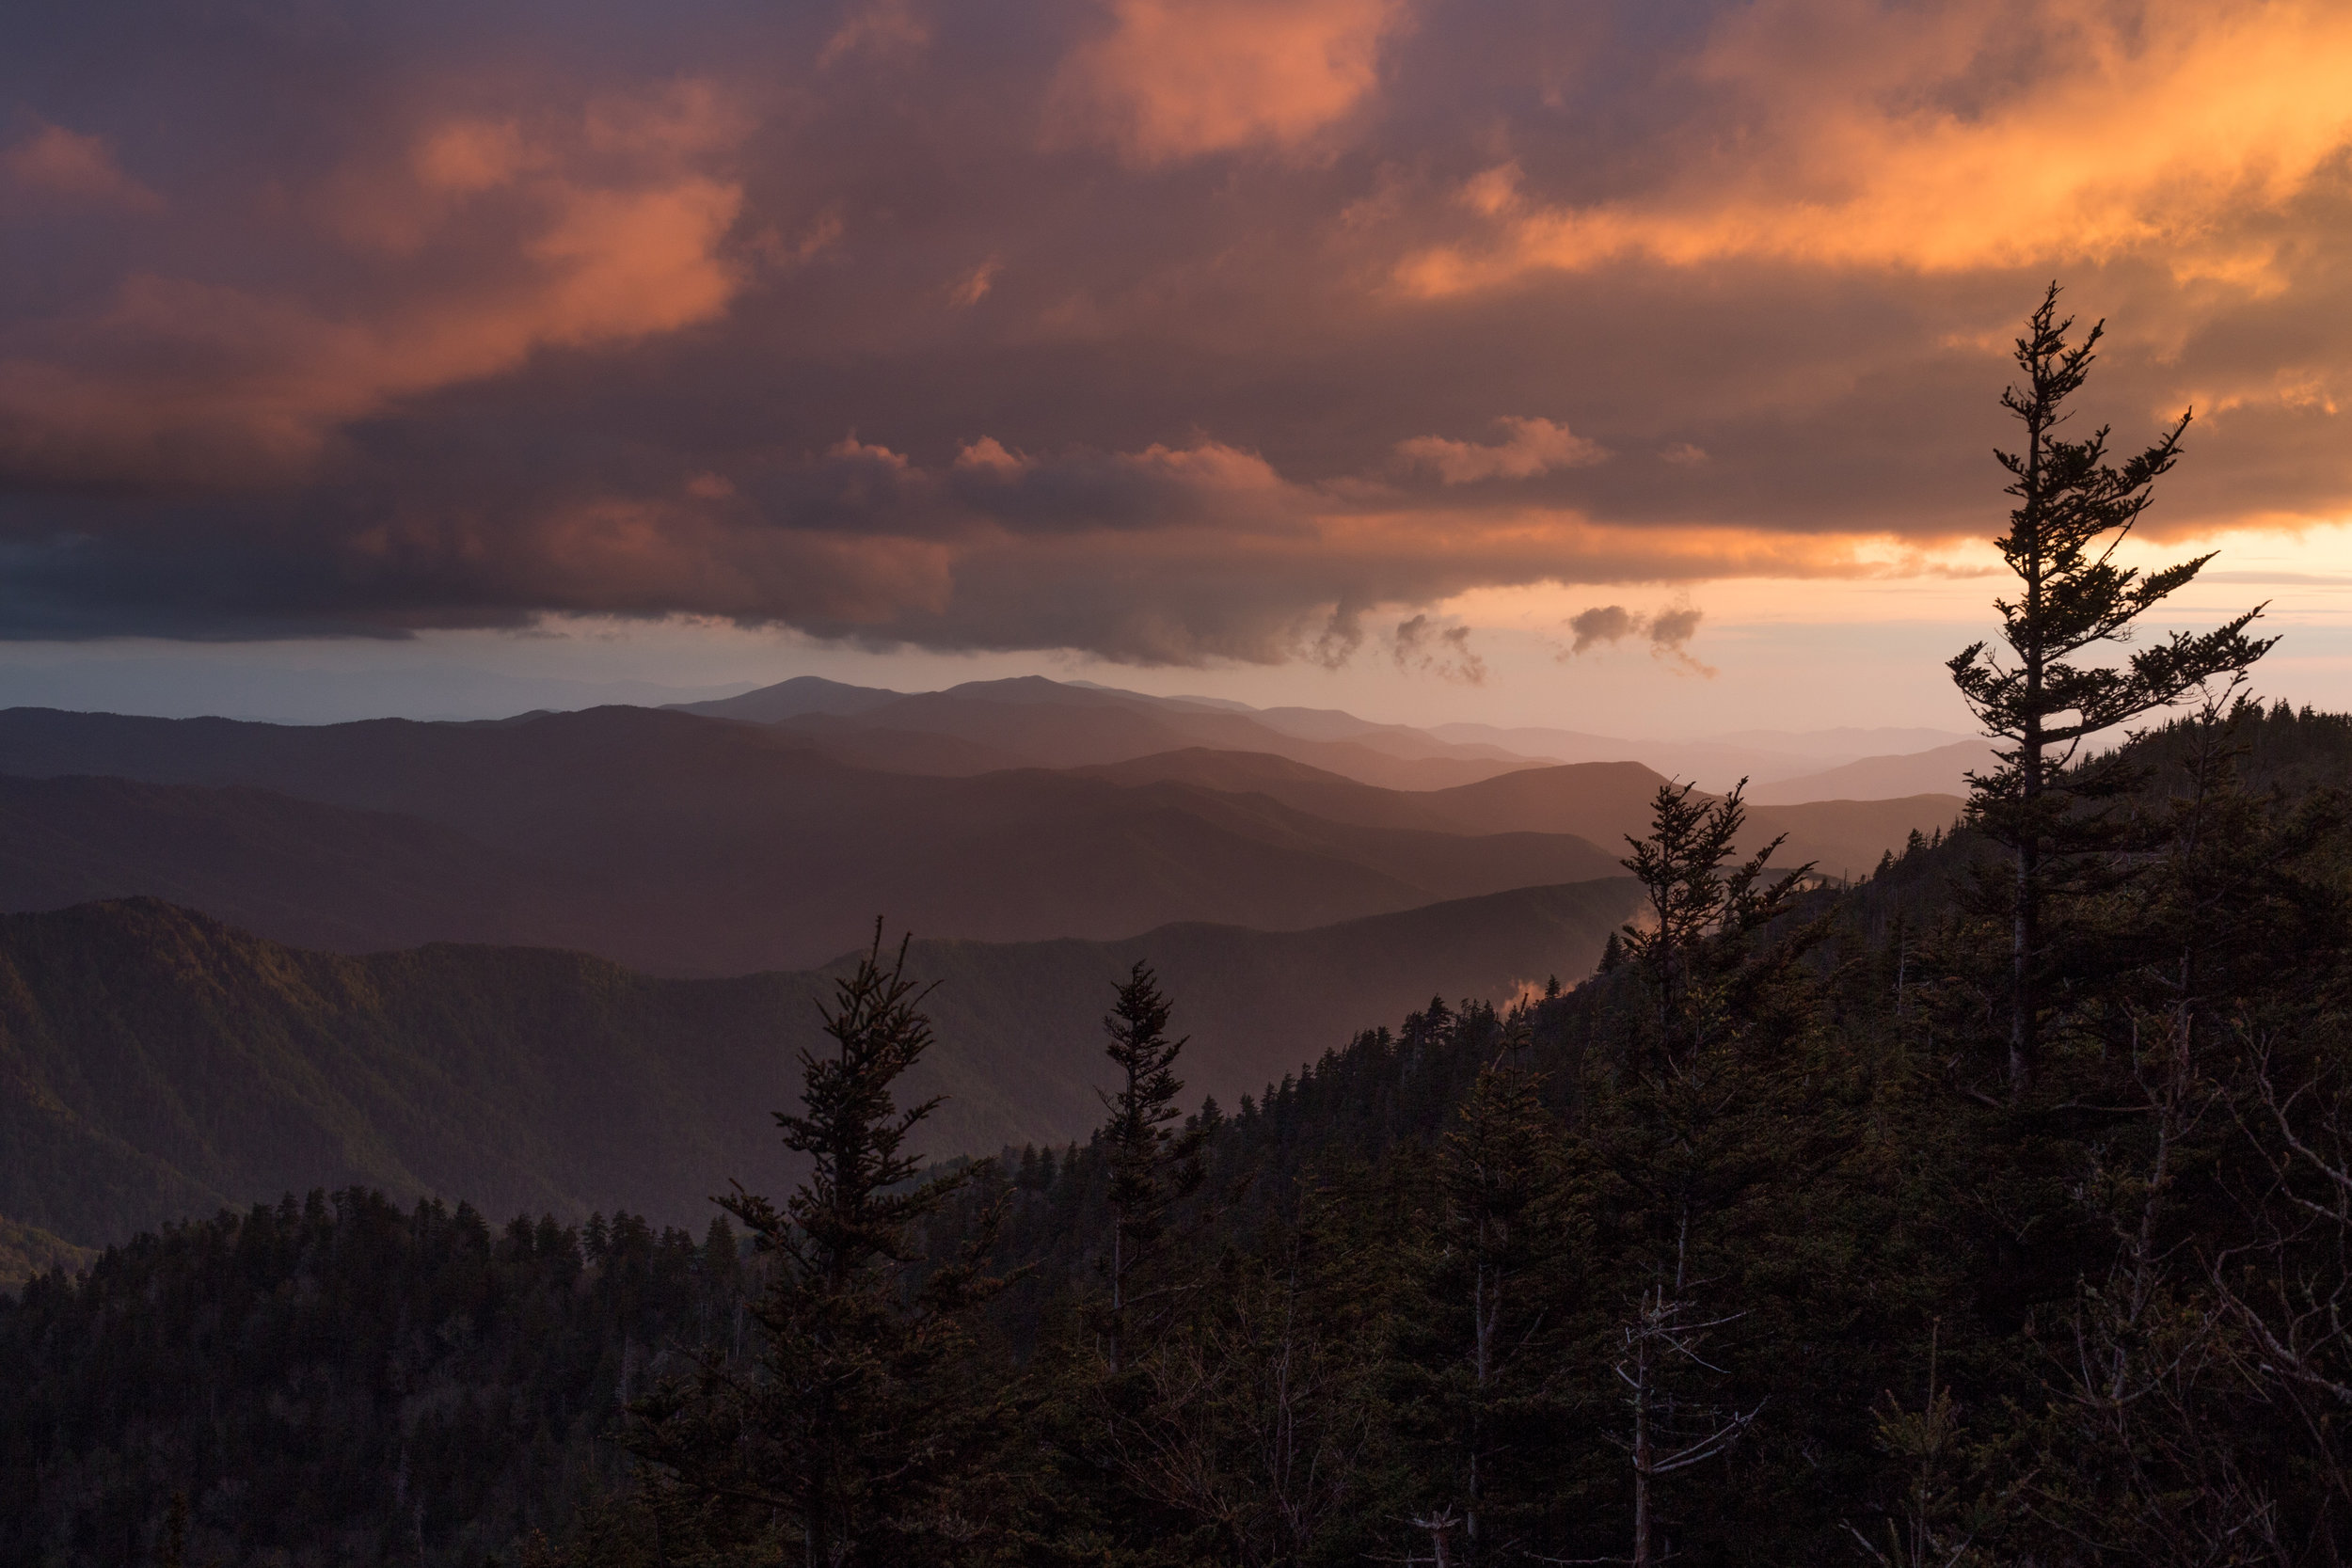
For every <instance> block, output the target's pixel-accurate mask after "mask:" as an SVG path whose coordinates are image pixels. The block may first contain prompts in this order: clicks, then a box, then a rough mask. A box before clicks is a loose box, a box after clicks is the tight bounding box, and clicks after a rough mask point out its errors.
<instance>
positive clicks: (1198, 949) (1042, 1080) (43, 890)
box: [0, 679, 1973, 1271]
mask: <svg viewBox="0 0 2352 1568" xmlns="http://www.w3.org/2000/svg"><path fill="white" fill-rule="evenodd" d="M1568 733H1569V732H1544V734H1545V735H1546V736H1550V737H1552V738H1555V739H1556V738H1557V737H1559V736H1565V735H1568ZM1571 738H1573V737H1571ZM1584 738H1585V739H1587V740H1595V737H1584ZM1754 738H1755V737H1749V738H1748V739H1743V740H1741V741H1740V744H1742V745H1747V744H1750V741H1751V740H1753V739H1754ZM1763 738H1765V739H1770V738H1772V737H1763ZM1937 738H1939V737H1938V736H1936V735H1935V733H1934V732H1922V733H1920V734H1918V735H1899V736H1893V737H1888V736H1836V737H1814V738H1813V739H1811V740H1806V739H1804V737H1794V739H1792V740H1789V742H1788V743H1789V744H1792V745H1802V746H1812V747H1814V748H1815V755H1814V760H1816V761H1819V760H1821V759H1822V758H1824V757H1829V758H1836V757H1843V758H1844V759H1845V760H1843V761H1842V762H1836V763H1834V764H1833V765H1832V766H1831V767H1830V768H1825V769H1817V770H1816V773H1815V775H1813V777H1818V778H1820V779H1822V780H1829V781H1833V782H1835V781H1846V782H1851V783H1852V784H1854V786H1855V788H1854V793H1855V795H1856V796H1857V797H1859V796H1861V795H1862V794H1863V793H1864V791H1865V790H1866V789H1877V788H1881V787H1883V786H1890V785H1892V786H1903V785H1908V784H1916V783H1920V782H1922V781H1925V782H1931V783H1932V782H1935V781H1938V780H1941V779H1942V778H1944V777H1945V775H1946V773H1947V771H1949V770H1951V769H1953V768H1958V767H1961V766H1963V764H1964V760H1965V759H1964V758H1963V756H1962V755H1961V754H1960V753H1961V752H1964V751H1965V750H1966V748H1965V747H1954V746H1945V747H1941V748H1938V747H1934V746H1928V747H1925V748H1923V749H1922V750H1921V751H1920V752H1917V753H1915V754H1913V755H1902V754H1894V755H1890V756H1886V757H1880V758H1875V759H1873V758H1869V757H1867V756H1862V757H1856V756H1855V755H1853V754H1852V752H1853V749H1854V748H1855V747H1856V746H1857V745H1865V746H1867V745H1868V744H1872V743H1874V742H1878V743H1885V744H1890V745H1901V744H1911V743H1914V742H1917V741H1921V740H1927V741H1933V740H1935V739H1937ZM1506 742H1507V744H1506ZM1530 744H1532V742H1531V741H1530V740H1529V739H1528V737H1527V736H1523V735H1521V734H1519V733H1518V732H1493V733H1487V732H1480V733H1477V734H1472V735H1465V734H1462V733H1460V732H1459V731H1458V730H1455V731H1449V732H1448V733H1444V734H1440V733H1436V732H1431V731H1423V730H1414V729H1409V728H1407V727H1406V726H1401V725H1384V724H1375V723H1372V722H1369V721H1363V720H1359V719H1357V718H1355V717H1353V716H1352V715H1347V714H1343V713H1335V712H1330V711H1327V710H1317V709H1306V708H1296V709H1267V710H1260V709H1250V708H1245V707H1243V706H1241V705H1235V704H1227V703H1220V702H1216V701H1213V700H1209V699H1168V698H1152V697H1143V696H1139V695H1137V694H1135V693H1131V692H1118V691H1111V690H1107V689H1100V688H1092V687H1087V686H1081V685H1073V684H1062V683H1056V682H1051V681H1043V680H1017V681H998V682H983V683H975V684H973V685H969V686H965V687H959V688H955V689H950V690H947V691H944V692H927V693H914V694H905V693H898V692H889V691H881V690H877V689H865V688H857V687H850V686H844V685H840V684H838V683H834V682H826V681H814V680H806V679H803V680H796V681H789V682H786V683H783V684H782V685H781V686H778V687H773V688H769V689H763V690H759V691H754V692H750V693H746V694H744V695H742V696H739V697H732V698H727V699H723V700H721V701H717V702H710V703H697V704H692V705H686V706H684V707H671V708H649V707H634V706H609V707H601V708H592V709H587V710H581V711H573V712H562V713H529V714H522V715H517V716H515V717H513V718H509V719H503V720H496V721H463V722H424V721H407V720H377V721H362V722H357V723H342V724H326V725H291V724H269V723H259V722H248V721H230V720H225V719H191V720H166V719H152V718H140V717H132V716H124V715H113V714H95V713H68V712H60V711H56V710H47V709H30V708H18V709H10V710H8V711H6V712H0V911H17V912H14V913H8V914H4V915H0V1150H5V1151H6V1152H5V1157H0V1271H6V1270H8V1269H12V1268H15V1267H16V1266H17V1265H19V1264H22V1265H23V1266H24V1267H25V1268H30V1267H32V1266H34V1263H33V1262H32V1261H28V1259H34V1260H37V1259H41V1258H47V1259H51V1260H53V1261H54V1260H56V1259H71V1258H73V1257H78V1256H79V1254H77V1253H74V1252H73V1251H72V1248H74V1247H77V1246H88V1245H93V1244H99V1243H105V1242H107V1241H109V1240H112V1239H116V1238H119V1237H121V1236H123V1235H126V1234H128V1233H129V1232H130V1231H131V1230H133V1229H135V1228H136V1227H141V1226H147V1225H152V1224H155V1223H157V1222H159V1221H161V1220H163V1219H166V1218H168V1217H171V1216H174V1215H178V1214H184V1213H189V1212H199V1211H202V1210H207V1209H210V1208H213V1207H215V1206H218V1205H222V1204H231V1205H233V1204H242V1203H245V1202H247V1201H250V1200H253V1199H256V1198H261V1197H271V1196H276V1195H277V1194H278V1193H279V1192H281V1191H283V1190H287V1189H290V1188H291V1189H307V1188H309V1187H312V1186H319V1185H335V1184H344V1183H355V1182H356V1183H363V1184H368V1185H373V1186H378V1187H381V1188H383V1189H385V1190H386V1191H388V1192H391V1193H394V1194H396V1195H400V1196H419V1195H424V1194H436V1195H443V1196H458V1195H463V1196H469V1197H470V1198H471V1199H473V1200H474V1201H476V1202H477V1203H481V1204H484V1205H485V1206H486V1207H487V1208H489V1209H490V1210H491V1211H493V1212H512V1211H515V1210H517V1209H532V1210H545V1211H548V1212H557V1213H560V1214H565V1215H573V1216H577V1215H579V1214H581V1213H584V1212H586V1211H587V1210H588V1209H590V1208H593V1207H598V1206H606V1207H609V1206H612V1205H614V1204H621V1205H626V1206H628V1207H630V1208H633V1209H638V1210H641V1211H643V1212H648V1213H651V1214H653V1215H656V1216H657V1217H662V1218H670V1217H675V1218H677V1219H680V1220H688V1219H692V1218H695V1217H697V1216H698V1215H699V1214H700V1213H701V1212H702V1210H703V1207H704V1205H703V1200H704V1199H705V1198H706V1197H707V1195H708V1192H709V1190H710V1189H711V1188H712V1187H713V1186H715V1185H716V1184H718V1183H720V1182H723V1180H726V1179H728V1178H729V1177H731V1176H741V1177H742V1178H743V1179H744V1180H747V1181H750V1182H752V1183H754V1184H755V1185H768V1186H771V1187H775V1186H781V1185H782V1184H784V1183H786V1182H787V1181H788V1180H790V1179H791V1178H792V1176H793V1174H794V1173H793V1172H792V1171H791V1170H790V1168H789V1167H788V1166H787V1165H786V1164H784V1163H783V1161H782V1155H781V1152H780V1150H779V1148H778V1147H777V1145H776V1142H775V1137H774V1132H773V1129H772V1127H771V1125H770V1124H769V1121H768V1119H767V1117H766V1113H767V1112H768V1111H769V1110H771V1109H773V1108H777V1107H780V1106H783V1105H786V1104H787V1103H788V1101H789V1098H790V1094H791V1092H792V1080H793V1078H794V1075H795V1072H796V1070H797V1069H796V1068H795V1066H794V1062H795V1053H797V1052H798V1051H800V1050H802V1049H805V1048H808V1047H811V1046H813V1045H815V1044H817V1043H818V1033H817V1029H818V1014H817V1010H816V1002H817V1000H818V999H819V998H820V997H822V996H823V995H824V994H826V992H827V990H828V988H829V986H830V983H831V979H832V977H833V976H834V975H835V974H839V973H841V972H842V969H843V966H844V965H845V964H847V963H848V962H849V961H850V959H849V958H845V957H844V955H846V954H850V953H852V952H854V951H857V950H860V949H862V947H863V945H864V943H865V942H867V941H868V940H870V939H871V936H872V933H873V929H874V922H875V919H876V917H877V916H878V915H881V916H883V917H886V919H887V920H888V922H889V926H888V930H889V931H890V932H892V933H896V932H898V931H900V930H912V931H914V933H916V935H917V937H918V939H919V940H917V941H916V942H914V946H913V948H912V950H911V955H910V964H911V967H912V969H913V972H914V974H918V975H920V976H922V977H924V978H925V979H926V980H927V981H928V980H934V979H935V980H939V981H941V982H943V984H942V985H941V986H940V989H939V990H936V991H935V992H933V993H932V995H931V998H930V1001H929V1003H928V1004H927V1006H929V1008H930V1011H931V1012H932V1014H933V1016H934V1017H935V1018H936V1020H937V1021H938V1025H939V1035H940V1045H939V1047H938V1048H937V1049H936V1051H935V1052H934V1053H933V1054H932V1055H931V1056H930V1057H929V1058H928V1059H927V1060H926V1062H925V1064H924V1065H923V1067H922V1069H920V1070H919V1071H918V1072H917V1074H916V1075H915V1079H914V1081H913V1082H912V1083H911V1084H910V1085H909V1087H910V1089H911V1090H913V1091H914V1092H919V1093H923V1094H938V1095H944V1096H946V1100H945V1101H944V1102H943V1104H942V1106H941V1109H940V1111H939V1113H938V1115H937V1117H936V1118H935V1119H934V1120H933V1121H932V1122H931V1123H930V1124H928V1125H927V1128H926V1136H927V1138H928V1139H930V1144H929V1146H928V1147H927V1150H926V1151H927V1153H930V1154H932V1155H936V1156H940V1157H946V1156H948V1155H954V1154H967V1153H988V1152H993V1151H994V1150H996V1149H997V1148H1003V1147H1006V1146H1008V1145H1015V1144H1021V1143H1028V1142H1057V1141H1065V1140H1069V1139H1073V1138H1078V1137H1083V1136H1084V1135H1085V1134H1086V1133H1087V1132H1089V1129H1091V1128H1092V1127H1093V1126H1094V1124H1095V1122H1096V1121H1097V1120H1098V1119H1099V1117H1100V1112H1101V1107H1100V1102H1099V1100H1098V1098H1097V1095H1096V1088H1097V1086H1098V1085H1099V1083H1100V1081H1101V1070H1100V1069H1101V1067H1102V1057H1101V1030H1100V1021H1101V1017H1102V1014H1103V1011H1104V1008H1105V1006H1107V1004H1108V1001H1109V997H1110V991H1111V987H1112V984H1113V982H1114V981H1115V980H1116V979H1117V978H1118V977H1119V976H1120V975H1121V974H1124V972H1125V971H1126V969H1127V967H1128V966H1129V965H1130V964H1132V963H1135V962H1136V961H1138V960H1142V961H1148V962H1150V963H1152V964H1153V965H1154V966H1156V967H1157V968H1158V969H1159V971H1160V974H1161V975H1162V979H1163V981H1164V983H1165V984H1166V985H1167V987H1168V990H1169V991H1170V992H1171V993H1172V994H1173V995H1174V996H1175V998H1176V999H1177V1002H1178V1009H1179V1010H1178V1027H1179V1028H1180V1029H1184V1030H1188V1031H1189V1032H1190V1033H1191V1034H1192V1036H1193V1039H1192V1043H1191V1044H1190V1045H1189V1046H1188V1047H1187V1049H1186V1053H1185V1057H1184V1077H1185V1078H1186V1080H1187V1084H1188V1097H1189V1096H1197V1095H1200V1094H1204V1093H1205V1094H1213V1095H1216V1096H1217V1097H1219V1098H1220V1099H1224V1100H1228V1101H1231V1100H1232V1099H1235V1098H1237V1097H1238V1096H1240V1095H1241V1094H1243V1093H1246V1092H1252V1091H1255V1090H1259V1089H1262V1088H1263V1086H1264V1085H1266V1084H1267V1083H1268V1082H1269V1081H1271V1080H1274V1079H1278V1078H1279V1077H1280V1076H1282V1075H1283V1074H1284V1073H1285V1072H1288V1071H1291V1070H1294V1069H1296V1068H1297V1067H1298V1066H1299V1065H1300V1064H1301V1063H1303V1062H1305V1061H1308V1060H1311V1059H1313V1058H1315V1057H1318V1056H1320V1055H1321V1054H1322V1053H1324V1052H1325V1051H1327V1050H1329V1049H1332V1048H1334V1047H1336V1046H1339V1045H1341V1044H1343V1043H1344V1042H1345V1041H1346V1040H1347V1039H1348V1038H1349V1037H1350V1036H1351V1035H1352V1034H1353V1033H1354V1032H1355V1031H1357V1030H1358V1029H1359V1028H1363V1027H1367V1026H1372V1025H1375V1024H1380V1023H1392V1022H1395V1021H1396V1020H1397V1019H1399V1018H1401V1017H1402V1016H1403V1015H1404V1014H1405V1013H1406V1012H1407V1011H1408V1010H1411V1009H1413V1008H1415V1007H1417V1006H1421V1005H1422V1004H1424V1003H1426V1002H1427V1001H1428V999H1429V996H1430V994H1431V993H1432V991H1435V992H1437V993H1439V994H1442V995H1444V996H1445V997H1447V999H1448V1000H1449V1001H1458V1000H1461V999H1465V998H1486V999H1494V1000H1503V999H1507V998H1509V997H1511V996H1513V995H1516V994H1520V993H1522V992H1524V991H1525V990H1527V989H1528V988H1530V987H1541V986H1542V985H1543V984H1544V983H1545V982H1546V981H1548V980H1549V979H1550V978H1551V977H1553V976H1558V977H1559V978H1561V979H1562V980H1564V981H1570V982H1572V981H1574V980H1576V979H1578V978H1581V976H1582V975H1584V974H1588V973H1589V972H1590V971H1591V969H1592V967H1593V964H1594V962H1595V961H1596V959H1597V956H1598V954H1599V952H1600V950H1601V946H1602V943H1603V942H1604V941H1605V940H1606V937H1607V934H1608V932H1609V931H1610V930H1612V929H1613V928H1614V927H1616V926H1617V925H1618V924H1619V923H1620V922H1622V921H1624V920H1626V919H1628V918H1629V917H1630V916H1631V914H1632V913H1633V911H1634V906H1635V902H1636V891H1637V890H1636V889H1635V887H1634V884H1632V883H1631V882H1630V881H1629V879H1626V878H1625V876H1624V875H1623V872H1622V869H1621V867H1620V865H1619V859H1620V857H1621V856H1622V855H1623V854H1624V852H1625V851H1624V841H1625V839H1626V838H1627V836H1629V835H1638V834H1640V833H1642V832H1644V831H1645V829H1646V827H1647V825H1648V821H1649V816H1650V811H1651V804H1652V800H1653V799H1654V797H1655V796H1656V793H1657V791H1658V790H1659V788H1660V787H1661V785H1662V784H1666V783H1667V782H1668V780H1667V777H1666V775H1665V774H1664V773H1662V772H1661V771H1660V770H1658V769H1657V768H1653V767H1651V766H1648V765H1647V764H1646V763H1645V762H1642V761H1635V760H1632V759H1631V758H1629V757H1623V756H1620V757H1609V756H1606V755H1602V756H1581V757H1578V758H1572V759H1569V760H1559V759H1555V758H1551V757H1549V756H1547V755H1541V754H1530V753H1529V752H1524V751H1515V750H1513V749H1512V747H1513V746H1525V745H1530ZM1595 744H1596V746H1597V747H1598V748H1599V749H1601V750H1603V751H1605V750H1606V749H1607V748H1606V746H1604V745H1601V744H1600V743H1599V742H1598V741H1597V740H1595ZM1972 744H1973V743H1972ZM1561 749H1563V750H1567V749H1570V748H1567V747H1562V748H1561ZM1947 753H1948V754H1947ZM1797 754H1798V753H1797V752H1789V753H1788V755H1791V756H1795V755H1797ZM1807 777H1808V776H1807V775H1804V774H1802V773H1799V774H1796V775H1792V776H1791V777H1790V778H1789V779H1787V780H1784V782H1783V783H1782V784H1781V785H1779V786H1777V792H1776V793H1777V794H1779V795H1784V796H1785V795H1786V794H1788V793H1789V792H1791V791H1794V792H1797V793H1803V792H1804V789H1805V788H1806V787H1808V785H1807ZM1960 805H1961V802H1960V800H1959V799H1958V798H1957V797H1956V796H1954V795H1952V794H1949V793H1945V792H1942V791H1936V790H1914V791H1912V792H1910V793H1908V794H1905V795H1901V796H1899V797H1897V798H1892V799H1867V798H1854V799H1809V800H1788V799H1774V800H1770V801H1766V802H1761V803H1758V804H1756V805H1755V806H1754V808H1753V810H1752V811H1751V814H1750V820H1749V827H1748V832H1747V834H1746V836H1745V838H1744V840H1743V847H1746V848H1754V847H1757V846H1760V845H1761V844H1763V843H1765V842H1767V841H1768V840H1771V839H1773V838H1775V837H1777V838H1780V839H1781V840H1782V841H1783V842H1782V844H1781V847H1780V848H1779V850H1778V852H1777V855H1776V863H1779V864H1783V865H1793V864H1796V863H1804V862H1808V861H1809V862H1813V863H1816V865H1817V867H1818V869H1820V870H1821V871H1823V872H1825V873H1827V874H1830V875H1833V876H1837V875H1845V874H1858V873H1861V872H1863V871H1866V870H1867V869H1868V868H1869V867H1870V866H1872V865H1874V864H1875V863H1877V861H1878V859H1879V857H1880V855H1881V854H1882V853H1883V852H1884V851H1885V850H1886V849H1888V848H1891V847H1899V845H1901V844H1902V843H1903V842H1904V840H1905V839H1906V838H1907V837H1908V835H1909V834H1911V833H1912V832H1916V831H1926V830H1929V829H1931V828H1934V827H1940V826H1943V825H1946V824H1947V823H1949V822H1950V821H1951V820H1952V818H1953V817H1954V816H1956V814H1957V813H1958V811H1959V809H1960Z"/></svg>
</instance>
